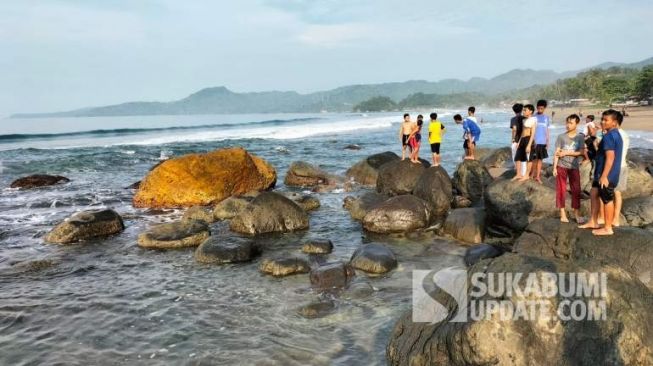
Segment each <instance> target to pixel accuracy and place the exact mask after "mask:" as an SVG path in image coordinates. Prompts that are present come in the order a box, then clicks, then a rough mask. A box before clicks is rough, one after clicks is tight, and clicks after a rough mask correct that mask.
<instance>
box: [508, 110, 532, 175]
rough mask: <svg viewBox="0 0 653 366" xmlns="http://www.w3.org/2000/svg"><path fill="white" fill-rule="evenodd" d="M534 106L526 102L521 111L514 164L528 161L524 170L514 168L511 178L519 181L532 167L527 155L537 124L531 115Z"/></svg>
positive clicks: (518, 164) (529, 151)
mask: <svg viewBox="0 0 653 366" xmlns="http://www.w3.org/2000/svg"><path fill="white" fill-rule="evenodd" d="M533 112H535V106H533V105H532V104H527V105H525V106H524V109H523V111H522V113H523V115H524V121H523V128H522V129H521V136H520V137H519V144H518V145H517V151H516V152H515V165H516V166H520V165H521V163H522V162H528V164H527V168H526V172H524V171H523V170H522V169H515V173H516V175H515V177H514V178H512V180H518V181H520V182H523V181H526V180H528V179H529V178H530V177H529V175H530V172H531V168H532V165H533V164H532V163H531V162H530V159H529V156H530V154H531V147H532V146H533V138H534V136H535V133H534V131H533V130H534V129H535V126H536V125H537V119H536V118H535V117H533Z"/></svg>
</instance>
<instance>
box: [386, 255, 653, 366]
mask: <svg viewBox="0 0 653 366" xmlns="http://www.w3.org/2000/svg"><path fill="white" fill-rule="evenodd" d="M597 272H598V273H605V274H606V276H607V286H605V287H607V288H604V289H603V290H605V292H607V293H604V295H605V297H598V298H596V297H594V298H592V299H589V298H584V297H575V296H572V297H563V294H562V292H557V293H556V294H554V295H553V296H547V295H548V294H547V293H546V291H542V292H539V293H538V291H537V289H534V290H533V291H532V292H531V294H527V293H519V292H516V291H513V292H512V293H506V292H502V293H500V294H499V295H498V296H497V295H496V294H495V296H492V293H485V292H482V293H480V294H475V293H474V292H473V291H472V288H473V287H471V286H470V287H468V288H467V289H465V287H464V286H462V287H460V288H456V289H453V290H458V291H461V292H463V293H466V295H467V296H466V299H465V298H464V296H460V297H459V296H455V295H454V294H449V293H446V292H444V291H441V290H440V291H438V290H433V291H427V293H429V294H431V298H430V299H429V298H427V297H425V300H428V302H427V301H425V302H424V305H423V306H424V308H423V309H424V312H426V313H428V314H438V313H436V311H437V309H441V310H442V313H443V314H445V315H446V318H444V320H442V318H435V319H434V322H435V323H429V322H415V321H413V312H412V311H407V312H406V313H405V315H404V316H402V317H401V318H400V319H399V321H398V322H397V323H396V325H395V327H394V330H393V332H392V333H391V335H390V342H389V344H388V347H387V350H386V356H387V359H388V364H389V365H411V366H426V365H452V366H468V365H524V366H525V365H650V364H653V327H652V326H651V324H653V312H651V311H650V307H651V304H650V296H651V295H652V294H651V291H649V290H648V289H647V288H646V287H644V286H643V285H642V284H641V283H640V282H639V281H636V280H633V278H632V276H631V275H630V274H629V273H628V272H626V271H624V270H622V269H619V268H618V267H610V266H603V265H600V264H597V263H595V262H591V261H590V262H582V263H572V262H565V261H559V260H554V259H541V258H536V257H526V256H521V255H516V254H505V255H503V256H500V257H497V258H494V259H491V260H484V261H481V262H479V263H478V264H476V265H474V266H472V267H471V268H469V269H468V271H467V274H466V275H465V274H464V273H463V274H462V280H463V281H464V280H468V281H469V280H471V278H473V277H474V276H479V275H480V276H484V277H486V278H490V276H492V277H491V278H495V279H496V278H500V276H501V275H505V274H506V273H510V274H517V273H520V274H523V276H521V277H517V276H515V278H516V280H515V285H517V286H518V287H519V288H520V289H527V288H528V282H529V278H532V276H531V274H534V275H535V276H538V277H537V278H543V277H544V276H551V275H555V274H556V273H564V274H566V275H567V276H569V275H571V274H575V273H581V274H584V275H586V276H591V274H592V273H597ZM537 282H538V283H540V281H537ZM542 282H543V283H546V282H544V280H542ZM425 284H427V283H426V282H425ZM495 288H496V287H495ZM531 289H533V287H531ZM454 296H455V297H454ZM457 300H460V301H463V303H460V304H459V303H458V301H457ZM527 300H528V302H527ZM572 301H573V302H572ZM590 301H593V303H594V304H601V303H602V304H604V305H605V308H603V309H602V308H601V307H600V305H597V306H593V305H592V303H590ZM481 304H487V306H490V304H499V305H500V308H501V309H513V311H514V313H512V314H514V316H515V317H517V316H518V317H517V318H516V319H514V318H512V317H510V316H509V315H510V314H511V313H510V312H502V311H499V309H498V308H495V311H493V312H492V313H491V315H488V316H471V315H472V309H479V307H480V306H481ZM530 304H535V305H533V307H531V305H530ZM571 304H580V305H583V304H585V305H586V306H587V307H586V308H584V309H594V310H593V311H594V312H593V314H594V315H595V316H596V317H597V318H598V320H578V321H577V320H576V319H574V318H572V320H563V317H560V316H559V315H558V313H557V311H558V309H561V310H562V313H563V315H564V316H568V315H569V314H570V313H571V311H572V310H571V308H572V306H571ZM438 306H441V308H438ZM579 307H580V306H575V309H578V308H579ZM520 308H521V309H524V308H525V309H524V310H522V311H521V312H519V311H520V310H519V309H520ZM533 308H534V310H532V309H533ZM602 310H603V311H602ZM429 311H433V313H432V312H429ZM481 311H483V314H486V312H485V311H484V310H481ZM502 313H504V314H505V313H507V314H508V316H504V317H503V318H502ZM476 314H478V310H477V312H476ZM520 314H521V315H520ZM576 314H578V312H577V310H576ZM454 315H456V316H457V315H463V316H464V315H466V316H467V319H464V318H463V319H461V318H458V319H459V320H461V321H452V319H453V318H454ZM601 316H605V319H604V320H603V319H601Z"/></svg>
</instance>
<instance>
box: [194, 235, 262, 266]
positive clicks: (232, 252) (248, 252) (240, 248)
mask: <svg viewBox="0 0 653 366" xmlns="http://www.w3.org/2000/svg"><path fill="white" fill-rule="evenodd" d="M260 253H261V248H260V247H259V246H258V245H257V244H256V243H254V242H252V241H251V240H247V239H243V238H233V237H231V238H225V237H221V236H212V237H210V238H208V239H206V240H205V241H204V242H203V243H202V244H200V246H199V247H197V249H195V260H196V261H198V262H200V263H211V264H213V263H216V264H223V263H238V262H249V261H251V260H252V259H254V258H255V257H256V256H257V255H259V254H260Z"/></svg>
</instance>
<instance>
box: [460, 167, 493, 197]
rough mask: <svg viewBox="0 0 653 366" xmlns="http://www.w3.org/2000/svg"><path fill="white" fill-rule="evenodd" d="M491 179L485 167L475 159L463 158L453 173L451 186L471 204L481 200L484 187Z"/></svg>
mask: <svg viewBox="0 0 653 366" xmlns="http://www.w3.org/2000/svg"><path fill="white" fill-rule="evenodd" d="M492 181H493V179H492V176H491V175H490V173H489V172H488V171H487V169H486V168H485V167H484V166H483V165H482V164H481V163H480V162H479V161H477V160H464V161H463V162H462V163H460V164H459V165H458V168H457V169H456V171H455V172H454V174H453V180H452V183H453V187H454V188H455V189H456V190H457V191H458V193H459V194H460V195H461V196H463V197H467V198H468V199H469V200H470V201H472V203H473V204H476V203H479V202H481V201H482V200H483V194H484V192H485V189H486V187H487V186H488V185H489V184H490V183H492Z"/></svg>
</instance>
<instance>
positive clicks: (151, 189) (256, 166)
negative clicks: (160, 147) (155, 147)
mask: <svg viewBox="0 0 653 366" xmlns="http://www.w3.org/2000/svg"><path fill="white" fill-rule="evenodd" d="M276 180H277V174H276V171H275V170H274V168H273V167H272V166H271V165H269V164H268V163H267V162H266V161H264V160H263V159H261V158H259V157H256V156H254V155H251V154H249V153H248V152H247V151H246V150H244V149H242V148H231V149H221V150H215V151H212V152H209V153H205V154H189V155H185V156H182V157H179V158H173V159H170V160H166V161H164V162H163V163H161V165H159V166H158V167H156V168H154V170H152V171H151V172H150V173H149V174H148V175H147V176H146V177H145V178H144V179H143V181H142V182H141V184H140V187H139V189H138V191H137V192H136V194H135V195H134V199H133V204H134V207H158V208H161V207H190V206H195V205H200V206H206V205H211V204H216V203H218V202H220V201H222V200H224V199H226V198H227V197H230V196H234V195H240V194H243V193H246V192H249V191H255V190H266V189H269V188H271V187H274V185H275V183H276Z"/></svg>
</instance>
